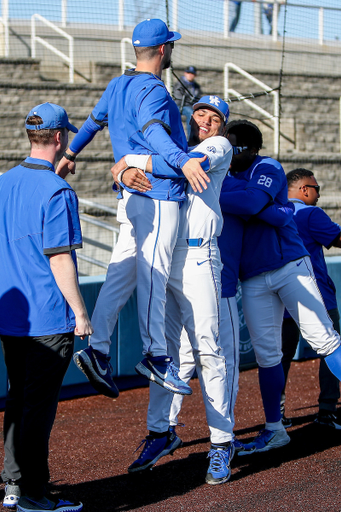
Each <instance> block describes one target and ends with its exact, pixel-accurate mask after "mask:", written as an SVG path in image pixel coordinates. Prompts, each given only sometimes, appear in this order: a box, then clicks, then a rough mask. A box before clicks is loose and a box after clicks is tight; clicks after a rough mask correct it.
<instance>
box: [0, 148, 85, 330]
mask: <svg viewBox="0 0 341 512" xmlns="http://www.w3.org/2000/svg"><path fill="white" fill-rule="evenodd" d="M0 197H1V202H0V334H4V335H8V336H45V335H50V334H61V333H65V332H72V331H73V330H74V328H75V316H74V313H73V311H72V310H71V308H70V307H69V305H68V304H67V302H66V300H65V299H64V297H63V295H62V293H61V291H60V290H59V288H58V286H57V284H56V281H55V279H54V276H53V274H52V271H51V268H50V262H49V256H48V255H53V254H59V253H62V252H67V251H70V250H71V251H72V250H73V249H76V248H79V247H81V246H82V235H81V228H80V223H79V217H78V201H77V196H76V194H75V192H74V191H73V190H72V188H71V187H70V185H69V184H68V183H67V182H66V181H64V180H63V179H62V178H60V177H59V176H57V175H56V174H55V173H54V167H53V165H52V164H51V163H50V162H48V161H46V160H38V159H33V158H30V157H29V158H26V160H24V162H22V163H21V164H20V165H18V166H17V167H14V168H13V169H11V170H9V171H8V172H6V173H5V174H3V175H2V176H1V177H0ZM72 257H73V260H74V262H75V264H76V259H75V253H74V251H72Z"/></svg>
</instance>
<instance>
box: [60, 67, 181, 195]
mask: <svg viewBox="0 0 341 512" xmlns="http://www.w3.org/2000/svg"><path fill="white" fill-rule="evenodd" d="M105 126H108V128H109V134H110V139H111V144H112V148H113V152H114V157H115V161H116V162H117V161H118V160H120V158H122V157H123V156H125V155H128V154H132V153H133V154H142V155H145V154H149V155H153V154H160V155H161V156H162V157H163V158H164V159H165V160H166V161H167V162H168V163H169V164H170V165H171V166H173V167H176V168H181V167H182V166H183V165H184V164H185V163H186V162H187V161H188V159H189V158H188V157H187V154H186V153H187V139H186V135H185V132H184V129H183V126H182V122H181V116H180V113H179V109H178V107H177V105H176V103H175V102H174V100H173V99H172V97H171V95H170V94H169V92H168V91H167V89H166V87H165V85H164V83H163V82H162V81H161V80H160V79H159V78H158V77H157V76H155V75H153V74H152V73H146V72H138V71H134V70H128V71H126V72H125V73H124V74H123V75H122V76H120V77H118V78H114V79H113V80H111V82H110V83H109V84H108V86H107V88H106V90H105V91H104V93H103V95H102V97H101V99H100V100H99V102H98V103H97V105H96V106H95V108H94V109H93V111H92V113H91V116H90V118H89V119H88V120H87V121H86V122H85V123H84V125H83V127H82V128H81V130H80V131H79V133H78V134H77V135H76V136H75V137H74V139H73V141H72V143H71V145H70V149H71V151H75V152H78V151H80V149H81V148H82V142H83V140H85V139H86V140H87V141H89V140H91V137H90V135H89V134H90V133H92V131H93V132H95V131H96V130H101V129H103V128H104V127H105ZM160 127H162V129H161V130H160ZM85 131H86V132H87V133H86V134H85V133H84V132H85ZM165 132H167V133H168V135H169V137H167V133H165ZM92 136H93V134H92ZM149 179H150V181H151V183H152V186H153V188H152V190H151V191H148V192H145V193H143V194H142V195H145V196H148V197H151V198H154V199H163V200H174V201H179V200H182V199H183V198H184V193H183V189H184V180H183V179H171V180H168V179H166V180H165V179H162V178H156V177H154V176H149ZM123 186H124V185H123ZM124 187H125V186H124ZM125 188H126V189H127V190H129V192H131V193H133V194H140V192H137V191H136V190H133V189H129V188H128V187H125Z"/></svg>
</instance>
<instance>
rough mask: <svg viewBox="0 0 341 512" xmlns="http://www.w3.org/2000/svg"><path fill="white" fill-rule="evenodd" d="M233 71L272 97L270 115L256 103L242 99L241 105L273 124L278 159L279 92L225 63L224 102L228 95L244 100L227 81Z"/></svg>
mask: <svg viewBox="0 0 341 512" xmlns="http://www.w3.org/2000/svg"><path fill="white" fill-rule="evenodd" d="M230 69H233V71H235V72H236V73H239V74H240V75H242V76H244V77H245V78H247V79H248V80H250V81H251V82H253V83H254V84H256V85H258V86H259V87H260V88H261V89H263V91H265V92H267V93H268V94H269V95H271V96H272V97H273V114H270V113H269V112H267V111H266V110H264V109H263V108H261V107H260V106H258V105H257V104H256V103H254V102H253V101H251V100H248V99H243V103H246V104H247V105H249V107H251V108H252V109H254V110H256V111H257V112H259V113H260V114H262V116H264V117H266V118H267V119H270V120H271V121H272V122H273V130H274V154H275V156H276V157H278V153H279V92H278V91H273V90H272V87H270V86H268V85H266V84H264V83H263V82H261V81H260V80H258V79H257V78H255V77H254V76H252V75H250V73H248V72H247V71H244V70H243V69H242V68H240V67H239V66H237V65H236V64H233V63H232V62H227V63H226V64H225V66H224V99H225V100H226V101H228V100H229V98H230V95H232V96H234V97H236V98H244V96H243V95H242V94H240V93H239V92H237V91H235V90H234V89H231V88H230V81H229V70H230Z"/></svg>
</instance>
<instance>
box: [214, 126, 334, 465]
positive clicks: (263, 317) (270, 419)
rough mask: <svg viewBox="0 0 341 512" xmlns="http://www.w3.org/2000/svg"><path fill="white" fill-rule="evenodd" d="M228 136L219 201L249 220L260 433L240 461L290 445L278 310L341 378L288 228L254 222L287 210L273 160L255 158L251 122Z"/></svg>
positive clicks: (246, 245)
mask: <svg viewBox="0 0 341 512" xmlns="http://www.w3.org/2000/svg"><path fill="white" fill-rule="evenodd" d="M227 134H228V135H227V136H228V138H229V140H230V142H231V144H232V146H233V147H234V155H233V157H232V162H231V167H230V176H228V178H227V180H230V186H229V184H228V183H226V185H227V186H226V189H225V191H224V193H222V194H221V196H220V204H221V208H222V211H225V212H227V213H233V214H236V215H240V216H245V215H246V216H250V215H251V216H252V217H251V219H250V220H248V221H247V222H246V223H245V226H244V241H243V249H242V255H241V263H240V279H241V281H242V293H243V310H244V315H245V319H246V322H247V326H248V329H249V332H250V336H251V341H252V344H253V348H254V350H255V354H256V360H257V363H258V366H259V384H260V390H261V394H262V399H263V405H264V412H265V417H266V423H265V429H264V430H262V431H261V432H260V433H259V435H258V436H257V437H256V438H255V440H254V441H253V442H252V443H250V444H248V445H246V446H245V449H244V450H241V451H240V452H239V455H246V454H249V453H254V452H263V451H268V450H271V449H273V448H277V447H280V446H284V445H285V444H287V443H288V442H289V441H290V438H289V436H288V435H287V433H286V432H285V429H284V427H283V424H282V421H281V412H280V399H281V392H282V389H283V386H284V372H283V367H282V363H281V358H282V352H281V344H282V339H281V327H282V320H283V313H284V307H286V308H287V310H288V311H289V313H290V314H291V316H292V317H293V318H294V319H295V321H296V323H297V324H298V325H299V327H300V330H301V332H302V334H303V335H304V337H305V338H306V339H307V341H308V342H309V343H310V345H311V346H312V348H313V349H314V350H316V351H317V352H318V353H319V354H321V355H323V356H326V357H325V360H326V363H327V364H328V366H329V368H330V369H331V370H332V372H333V373H334V374H335V375H336V376H337V377H338V378H339V377H340V376H341V346H340V345H341V342H340V336H339V334H338V333H337V332H336V331H335V330H334V329H333V325H332V322H331V320H330V318H329V316H328V315H327V312H326V309H325V305H324V303H323V301H322V298H321V295H320V291H319V289H318V287H317V285H316V282H315V277H314V273H313V270H312V266H311V262H310V258H309V255H308V252H307V250H306V248H305V247H304V245H303V242H302V240H301V239H300V237H299V235H298V232H297V228H296V225H295V222H294V221H293V220H291V221H290V222H289V223H288V224H286V225H285V226H282V227H279V228H277V227H274V226H271V225H269V224H266V223H264V222H263V221H262V220H261V219H259V218H257V217H256V216H255V215H256V214H258V213H259V212H261V210H263V209H266V208H268V207H270V206H271V205H272V204H273V202H274V203H275V204H278V205H285V204H286V203H287V195H288V193H287V182H286V176H285V174H284V171H283V169H282V166H281V165H280V164H279V162H277V161H276V160H274V159H272V158H269V157H261V156H259V155H258V152H259V149H260V148H261V147H262V134H261V132H260V130H259V129H258V128H257V126H255V125H254V124H253V123H250V122H248V121H233V122H232V123H230V124H229V125H228V126H227Z"/></svg>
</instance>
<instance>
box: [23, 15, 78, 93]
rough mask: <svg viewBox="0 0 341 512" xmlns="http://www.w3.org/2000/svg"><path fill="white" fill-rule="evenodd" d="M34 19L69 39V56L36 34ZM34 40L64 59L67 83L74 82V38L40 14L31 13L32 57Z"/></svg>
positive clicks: (34, 45)
mask: <svg viewBox="0 0 341 512" xmlns="http://www.w3.org/2000/svg"><path fill="white" fill-rule="evenodd" d="M36 19H37V20H39V21H41V22H42V23H44V24H45V25H46V26H48V27H49V28H51V29H52V30H54V31H55V32H57V33H58V34H59V35H61V36H62V37H65V39H67V40H68V41H69V56H67V55H65V53H63V52H61V51H60V50H57V48H55V47H54V46H52V44H50V43H48V42H47V41H45V40H44V39H42V38H41V37H39V36H37V35H36ZM36 42H37V43H40V44H41V45H43V46H45V48H47V49H48V50H50V51H51V52H53V53H55V54H56V55H58V57H60V58H61V59H62V60H64V61H66V62H67V63H68V64H69V83H70V84H73V83H74V52H73V49H74V38H73V37H72V36H70V34H68V33H67V32H65V30H62V29H61V28H59V27H57V26H56V25H55V24H54V23H51V21H49V20H47V19H46V18H44V17H43V16H41V15H40V14H33V15H32V17H31V49H32V58H33V59H35V58H36Z"/></svg>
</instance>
